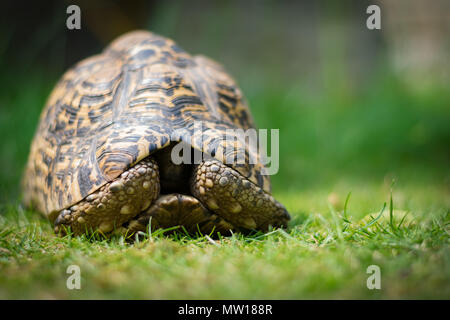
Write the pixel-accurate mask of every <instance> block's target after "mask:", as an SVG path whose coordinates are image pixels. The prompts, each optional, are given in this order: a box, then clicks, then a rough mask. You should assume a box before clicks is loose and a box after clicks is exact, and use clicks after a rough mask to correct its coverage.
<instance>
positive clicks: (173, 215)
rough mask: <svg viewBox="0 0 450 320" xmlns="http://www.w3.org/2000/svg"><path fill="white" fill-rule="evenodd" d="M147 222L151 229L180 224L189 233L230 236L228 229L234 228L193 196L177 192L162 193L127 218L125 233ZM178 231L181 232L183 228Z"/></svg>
mask: <svg viewBox="0 0 450 320" xmlns="http://www.w3.org/2000/svg"><path fill="white" fill-rule="evenodd" d="M149 223H150V225H151V229H152V231H154V230H156V229H159V228H163V229H166V228H170V227H174V226H183V227H184V229H185V230H186V231H187V232H188V233H189V234H191V235H195V234H198V233H199V231H200V232H201V233H202V234H208V235H209V234H211V233H212V234H214V235H217V234H218V233H220V234H221V235H224V236H226V235H231V232H230V230H236V228H235V227H234V226H233V225H232V224H230V223H229V222H227V221H225V220H224V219H222V218H221V217H220V216H218V215H216V214H214V213H212V212H211V211H209V210H208V209H206V208H205V206H203V204H202V203H201V202H200V201H198V200H197V199H196V198H194V197H192V196H188V195H183V194H179V193H172V194H168V195H163V196H161V197H159V198H158V200H156V202H155V203H154V204H153V205H152V206H151V207H150V208H148V209H147V210H146V211H144V212H143V213H141V214H140V215H139V216H138V217H137V218H135V219H133V220H131V221H130V223H129V224H128V226H127V227H126V233H127V234H133V233H135V232H137V231H144V232H146V231H147V230H148V224H149ZM178 231H180V232H183V229H181V228H180V229H179V230H178Z"/></svg>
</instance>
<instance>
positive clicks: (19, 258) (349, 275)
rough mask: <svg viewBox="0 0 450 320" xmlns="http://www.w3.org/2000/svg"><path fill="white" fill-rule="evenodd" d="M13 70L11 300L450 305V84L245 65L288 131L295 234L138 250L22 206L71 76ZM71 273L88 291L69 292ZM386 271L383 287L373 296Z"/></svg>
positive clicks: (7, 158) (6, 184) (287, 198)
mask: <svg viewBox="0 0 450 320" xmlns="http://www.w3.org/2000/svg"><path fill="white" fill-rule="evenodd" d="M188 49H189V48H188ZM0 61H1V59H0ZM272 67H273V66H272ZM2 70H3V72H2V74H1V75H0V83H1V85H2V92H1V95H0V106H1V107H0V299H10V298H14V299H16V298H25V299H28V298H38V299H47V298H51V299H52V298H150V299H151V298H168V299H170V298H177V299H183V298H188V299H190V298H193V299H215V298H261V299H264V298H266V299H279V298H281V299H283V298H286V299H300V298H307V299H309V298H336V299H344V298H361V299H386V298H439V299H449V298H450V251H449V239H450V238H449V231H450V230H449V222H450V216H449V208H450V197H449V190H450V188H449V181H450V171H449V166H448V163H449V161H450V156H449V149H448V146H449V145H450V128H449V125H448V124H449V123H450V110H449V108H448V106H449V105H450V92H449V91H448V88H440V87H432V88H428V89H424V90H411V89H410V88H408V87H406V86H405V85H404V83H403V82H402V81H401V80H400V79H398V78H396V77H395V76H392V74H391V73H390V72H389V69H388V68H381V67H380V68H379V70H380V72H379V74H376V75H373V77H372V80H371V81H369V82H368V83H365V84H364V85H361V84H358V83H356V80H353V79H351V78H349V77H346V76H345V73H342V74H340V75H339V76H336V75H334V76H332V77H331V76H329V75H327V72H326V71H327V70H324V71H323V77H324V79H322V80H324V81H323V83H324V86H323V88H320V89H318V90H316V91H310V90H309V86H308V85H307V84H305V83H301V82H287V83H286V82H283V83H278V82H277V80H273V79H272V77H271V74H269V73H267V74H266V73H264V72H265V71H264V68H263V70H261V73H260V74H256V75H255V74H253V76H252V75H249V74H247V73H246V72H245V70H243V71H241V73H240V74H239V73H238V74H235V75H234V76H235V77H236V78H237V79H238V80H239V82H240V84H241V87H242V90H243V92H244V93H245V94H246V96H247V98H248V100H249V102H250V105H251V107H252V112H253V114H254V117H255V119H256V122H257V124H258V125H259V127H261V128H279V129H280V162H281V163H280V171H279V173H278V174H277V175H275V176H273V177H272V181H273V190H274V196H275V197H276V198H277V199H278V200H279V201H280V202H282V203H283V204H285V206H286V207H287V209H288V210H289V212H290V213H291V216H292V221H291V223H290V226H289V228H288V229H287V230H286V231H281V230H276V231H273V232H269V233H267V234H256V235H252V236H247V237H243V236H241V235H238V234H236V235H234V236H233V237H229V238H222V239H220V240H218V241H215V242H212V241H211V240H210V239H208V238H207V237H205V236H199V237H196V238H190V237H186V236H183V234H178V235H177V236H175V237H174V236H165V235H164V234H163V233H162V232H159V233H157V234H155V233H154V234H152V235H151V236H150V235H147V237H145V238H144V239H142V240H140V241H139V242H136V243H127V242H126V241H124V239H121V238H118V237H116V238H112V239H108V240H105V239H103V240H102V239H96V240H95V239H88V238H86V237H80V238H72V237H65V238H58V237H56V236H55V235H54V234H53V233H52V230H51V227H50V225H49V223H48V222H47V221H46V220H45V219H44V218H42V217H41V216H40V215H39V214H38V213H36V212H30V211H27V210H26V209H24V208H21V207H20V205H19V203H20V197H21V195H20V185H19V181H20V177H21V174H22V169H23V166H24V164H25V162H26V159H27V155H28V151H29V144H30V141H31V139H32V137H33V134H34V130H35V128H36V124H37V121H38V117H39V114H40V111H41V108H42V106H43V105H44V103H45V100H46V98H47V96H48V94H49V92H50V90H51V88H52V87H53V85H54V84H55V81H56V80H57V78H58V77H59V76H60V74H59V72H57V73H52V72H51V71H48V70H42V69H39V68H34V69H32V70H18V69H16V68H10V67H8V66H6V65H2ZM275 79H276V78H275ZM299 81H300V80H299ZM326 84H339V85H338V86H337V87H336V88H333V87H331V85H330V87H328V86H327V85H326ZM393 180H394V181H395V184H394V185H393V186H392V181H393ZM391 188H393V192H392V199H393V201H392V203H391V201H390V200H391ZM349 193H351V196H350V197H349V198H348V202H347V201H346V199H347V197H348V194H349ZM346 202H347V205H346ZM385 203H386V206H384V204H385ZM383 208H384V211H383V215H382V216H379V213H380V212H381V211H382V209H383ZM405 214H407V215H406V217H405ZM391 217H392V219H391ZM72 264H76V265H79V266H80V268H81V276H82V281H81V286H82V289H81V290H68V289H67V288H66V280H67V277H68V274H66V270H67V267H68V266H69V265H72ZM373 264H375V265H378V266H379V267H380V268H381V286H382V288H381V290H369V289H367V287H366V280H367V278H368V276H369V275H368V274H367V273H366V270H367V267H368V266H370V265H373Z"/></svg>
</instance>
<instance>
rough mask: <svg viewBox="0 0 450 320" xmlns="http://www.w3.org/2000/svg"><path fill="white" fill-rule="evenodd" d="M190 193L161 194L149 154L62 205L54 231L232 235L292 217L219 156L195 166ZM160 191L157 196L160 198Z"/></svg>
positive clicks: (283, 223) (283, 224) (264, 228)
mask: <svg viewBox="0 0 450 320" xmlns="http://www.w3.org/2000/svg"><path fill="white" fill-rule="evenodd" d="M183 182H184V183H186V184H188V183H189V184H190V189H191V193H192V196H190V195H183V194H178V193H172V194H168V195H162V196H159V192H160V181H159V169H158V165H157V163H156V161H155V160H153V159H152V158H150V157H149V158H146V159H144V160H142V161H141V162H139V163H138V164H137V165H135V166H134V167H132V168H131V169H129V170H128V171H126V172H125V173H123V174H122V175H121V176H119V177H118V178H116V179H115V180H114V181H112V182H110V183H108V184H107V185H105V186H103V187H102V188H100V189H99V190H98V191H97V192H94V193H93V194H91V195H89V196H88V197H86V198H85V199H83V200H82V201H80V202H79V203H78V204H76V205H74V206H72V207H70V208H69V209H66V210H63V211H61V213H60V214H59V215H58V217H57V218H56V220H55V232H56V233H61V234H64V233H65V232H66V229H67V227H70V229H71V231H72V232H73V233H74V234H75V235H79V234H82V233H84V232H88V233H89V232H92V231H96V230H98V231H100V232H101V233H103V234H108V233H110V232H112V231H113V230H119V231H120V233H121V234H124V233H125V234H128V235H130V234H133V233H135V232H138V231H147V230H148V224H149V223H151V229H152V230H155V229H158V228H169V227H174V226H183V227H184V228H185V229H186V231H187V232H188V233H190V234H196V233H198V231H200V232H201V233H203V234H210V233H211V232H213V233H214V234H217V233H218V232H220V234H222V235H230V234H231V232H232V231H238V232H244V233H246V232H248V231H249V230H261V231H267V230H268V229H269V226H273V227H286V226H287V222H288V221H289V219H290V217H289V214H288V213H287V211H286V209H285V208H284V206H283V205H282V204H280V203H279V202H278V201H276V200H275V199H274V198H273V197H272V196H271V195H270V194H268V193H266V192H265V191H264V190H263V189H261V188H260V187H258V186H257V185H255V184H254V183H252V182H250V181H249V180H247V179H246V178H245V177H243V176H242V175H241V174H239V173H238V172H237V171H236V170H234V169H232V168H230V167H228V166H226V165H224V164H223V163H221V162H220V161H218V160H206V161H204V162H202V163H201V164H200V165H198V166H196V167H194V170H193V172H192V176H191V178H190V181H180V183H183ZM158 197H159V198H158Z"/></svg>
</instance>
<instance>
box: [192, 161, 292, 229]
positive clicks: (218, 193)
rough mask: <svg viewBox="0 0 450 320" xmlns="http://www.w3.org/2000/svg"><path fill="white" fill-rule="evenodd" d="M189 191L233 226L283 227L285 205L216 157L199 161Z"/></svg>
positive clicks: (285, 222) (285, 212) (286, 219)
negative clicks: (215, 158)
mask: <svg viewBox="0 0 450 320" xmlns="http://www.w3.org/2000/svg"><path fill="white" fill-rule="evenodd" d="M191 192H192V194H193V195H194V196H195V197H196V198H197V199H199V200H200V201H201V202H202V203H203V204H205V206H206V207H207V208H208V209H209V210H211V211H213V212H215V213H217V214H218V215H219V216H221V217H222V218H224V219H225V220H227V221H229V222H230V223H232V224H233V225H235V226H238V227H241V228H245V229H257V230H262V231H266V230H268V228H269V226H270V225H271V226H273V227H286V226H287V222H288V221H289V219H290V216H289V214H288V212H287V211H286V208H285V207H284V206H283V205H282V204H281V203H279V202H278V201H276V200H275V199H274V198H273V197H272V196H271V195H270V194H268V193H266V192H264V190H262V189H261V188H260V187H258V186H257V185H255V184H254V183H252V182H251V181H249V180H247V179H245V178H244V177H243V176H242V175H240V174H239V173H238V172H237V171H236V170H234V169H232V168H230V167H228V166H226V165H224V164H223V163H221V162H220V161H217V160H208V161H204V162H203V163H201V164H200V165H199V166H198V167H197V169H196V170H194V174H193V176H192V179H191Z"/></svg>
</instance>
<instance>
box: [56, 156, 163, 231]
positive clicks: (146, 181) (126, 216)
mask: <svg viewBox="0 0 450 320" xmlns="http://www.w3.org/2000/svg"><path fill="white" fill-rule="evenodd" d="M159 190H160V185H159V171H158V164H157V163H156V161H155V160H153V159H151V158H146V159H144V160H142V161H140V162H139V163H137V164H136V165H135V166H134V167H132V168H130V169H129V170H128V171H125V172H124V173H122V174H121V175H120V176H119V177H117V178H116V179H114V180H113V181H111V182H110V183H108V184H106V185H104V186H103V187H101V188H100V189H99V190H97V191H96V192H94V193H92V194H90V195H89V196H87V197H86V198H84V199H83V200H82V201H80V202H78V203H77V204H75V205H73V206H72V207H70V208H68V209H65V210H62V211H61V212H60V213H59V215H58V216H57V218H56V219H55V221H54V225H55V229H54V230H55V232H56V233H59V234H62V235H64V234H65V233H66V232H67V229H68V227H70V230H71V231H72V232H73V234H74V235H80V234H82V233H85V232H86V233H91V232H93V231H96V230H98V231H100V232H102V233H105V234H106V233H109V232H111V231H113V229H114V228H119V227H120V226H121V225H122V224H123V223H124V222H126V221H128V220H130V219H131V218H133V217H134V216H136V215H137V214H138V213H140V212H141V211H142V210H145V209H147V208H148V207H149V206H150V205H151V204H152V203H153V201H154V200H155V199H156V198H157V197H158V195H159Z"/></svg>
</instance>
